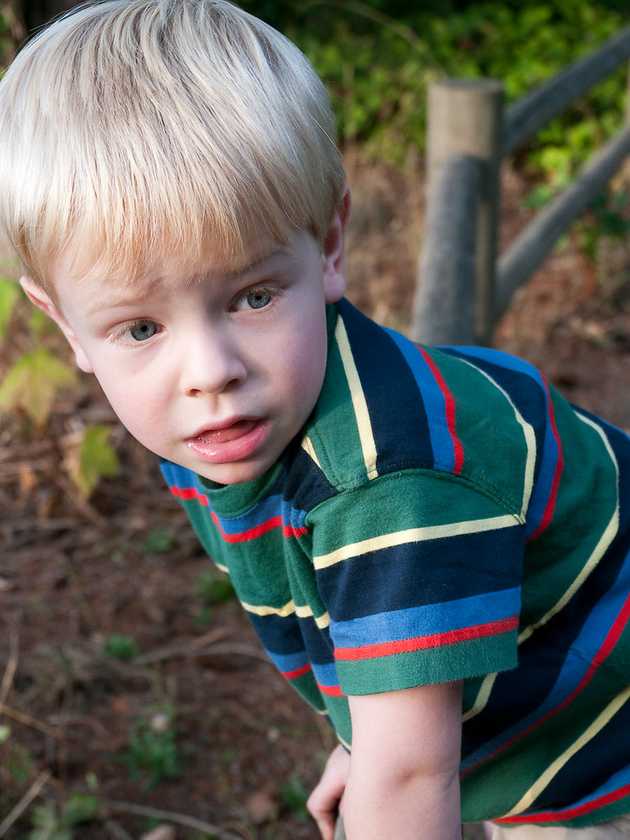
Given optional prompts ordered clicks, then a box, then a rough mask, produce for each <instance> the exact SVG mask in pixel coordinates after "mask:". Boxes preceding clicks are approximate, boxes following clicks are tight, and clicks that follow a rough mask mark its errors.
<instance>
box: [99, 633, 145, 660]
mask: <svg viewBox="0 0 630 840" xmlns="http://www.w3.org/2000/svg"><path fill="white" fill-rule="evenodd" d="M103 651H104V652H105V653H106V654H107V656H111V657H112V658H113V659H120V660H121V661H123V662H128V661H129V660H131V659H134V658H135V657H136V656H137V655H138V654H139V652H140V651H139V648H138V644H137V642H136V640H135V639H134V638H133V636H123V635H120V634H117V633H112V635H111V636H108V637H107V639H105V644H104V645H103Z"/></svg>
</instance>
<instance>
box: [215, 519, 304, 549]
mask: <svg viewBox="0 0 630 840" xmlns="http://www.w3.org/2000/svg"><path fill="white" fill-rule="evenodd" d="M210 515H211V516H212V521H213V522H214V524H215V525H216V526H217V528H218V529H219V533H220V534H221V536H222V537H223V540H224V542H226V543H241V542H247V541H248V540H255V539H257V538H258V537H262V535H263V534H266V533H267V531H272V530H273V529H274V528H282V534H283V536H285V537H301V536H302V534H306V533H308V528H294V527H293V526H292V525H283V523H282V517H281V516H280V515H278V516H272V517H271V519H267V521H266V522H261V523H260V525H255V526H254V527H253V528H248V529H247V530H246V531H240V532H239V533H236V534H228V532H227V531H225V530H224V529H223V526H222V525H221V521H220V520H219V517H218V516H217V515H216V513H215V512H214V511H212V512H211V514H210Z"/></svg>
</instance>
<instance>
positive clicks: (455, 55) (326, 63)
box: [252, 0, 627, 179]
mask: <svg viewBox="0 0 630 840" xmlns="http://www.w3.org/2000/svg"><path fill="white" fill-rule="evenodd" d="M252 5H256V4H252ZM258 5H259V4H258ZM267 5H268V6H269V5H270V6H272V7H273V9H270V11H272V12H273V14H274V15H275V16H276V23H282V24H283V25H284V28H285V31H286V32H287V34H289V36H290V37H292V38H293V39H294V40H295V41H296V42H297V43H298V45H299V46H300V47H301V48H302V49H303V50H304V52H305V53H306V54H307V55H308V56H309V58H310V59H311V61H312V62H313V64H314V65H315V68H316V69H317V71H318V72H319V74H320V75H321V77H322V78H323V80H324V83H325V84H326V86H327V87H328V89H329V90H330V92H331V95H332V101H333V105H334V107H335V111H336V113H337V117H338V127H339V134H340V138H341V140H342V142H344V143H346V142H348V141H358V142H361V143H364V144H367V146H368V148H369V149H371V150H372V152H373V153H374V154H376V155H378V156H381V157H385V158H387V159H390V160H394V161H400V160H402V159H403V158H404V156H405V154H406V153H407V151H408V150H409V149H410V148H412V147H413V148H416V149H419V150H422V149H423V148H424V143H425V125H426V88H427V84H428V82H429V81H430V80H431V79H434V78H438V77H446V76H452V77H459V78H461V77H469V78H476V77H480V76H486V77H491V78H498V79H501V80H503V82H504V83H505V88H506V95H507V99H508V102H513V101H515V100H516V99H518V98H519V97H521V96H523V94H525V93H527V92H528V91H530V90H532V89H533V88H535V87H537V86H538V85H540V84H541V83H543V82H545V81H547V80H549V79H551V78H552V77H553V76H554V75H556V74H557V73H559V72H560V71H562V70H564V69H565V68H566V67H567V66H568V65H570V64H572V63H573V62H575V61H576V60H577V59H578V58H580V57H582V56H584V55H587V54H589V53H591V52H593V51H594V50H596V49H597V48H598V47H599V46H600V45H601V44H602V43H603V42H604V41H606V40H607V39H608V38H610V37H611V36H613V35H614V34H616V33H617V32H618V31H619V29H620V28H621V27H622V26H623V25H624V22H626V21H624V15H622V14H621V13H620V12H619V11H616V10H615V9H613V8H609V7H607V6H606V5H602V4H594V3H584V2H582V0H548V2H547V0H545V2H543V0H528V1H527V2H522V3H493V2H489V0H486V2H480V3H447V4H426V3H423V4H406V5H404V6H402V7H400V8H398V7H396V6H395V5H392V4H390V3H381V2H378V0H370V2H353V1H352V0H348V2H345V3H343V4H337V3H333V2H332V1H331V0H312V2H306V3H304V4H302V5H301V7H300V13H294V15H293V16H292V17H291V15H289V14H288V13H287V10H286V9H285V8H284V7H283V6H282V4H280V3H268V4H267ZM254 11H256V10H254ZM258 13H260V12H258ZM393 15H396V17H393ZM625 18H626V20H627V13H626V15H625ZM625 73H626V69H625V68H624V67H622V68H621V69H620V70H619V71H618V72H617V73H615V74H614V75H613V76H611V77H609V78H608V79H606V80H605V81H603V82H602V83H600V84H599V85H597V86H596V87H595V88H594V89H593V92H592V93H591V94H590V95H589V96H588V97H587V98H585V99H584V100H582V101H581V102H580V103H578V104H577V105H576V106H575V107H574V108H572V109H571V110H570V111H569V112H568V113H567V114H566V115H565V116H564V117H562V118H559V119H556V120H554V121H553V122H552V123H550V124H549V125H548V126H547V127H546V128H545V129H544V130H543V131H541V132H540V134H539V137H538V138H537V139H536V141H534V143H533V144H532V147H531V148H532V151H533V154H532V158H531V160H532V163H533V165H535V167H536V168H537V169H538V170H539V171H543V172H544V173H545V174H546V175H547V176H548V177H549V178H550V179H553V178H554V177H557V176H556V169H557V167H558V165H560V168H562V167H564V168H565V169H566V168H567V166H568V167H569V168H570V170H571V172H573V171H574V169H575V167H576V166H577V165H578V164H579V163H581V162H582V161H584V160H585V159H586V158H587V157H588V156H589V154H590V153H591V152H592V150H593V149H594V148H595V147H596V146H598V145H600V144H601V142H602V141H603V140H605V139H606V138H607V137H610V136H611V135H612V134H613V133H614V132H615V130H617V129H618V128H619V126H620V125H621V123H622V119H623V108H624V91H625ZM547 146H553V147H555V148H556V154H555V159H551V158H550V157H549V155H545V154H544V153H543V151H542V150H543V149H544V148H546V147H547ZM562 154H566V160H562V161H560V163H559V157H560V155H562Z"/></svg>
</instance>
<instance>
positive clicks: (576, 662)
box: [462, 553, 630, 769]
mask: <svg viewBox="0 0 630 840" xmlns="http://www.w3.org/2000/svg"><path fill="white" fill-rule="evenodd" d="M629 575H630V553H628V554H627V555H626V558H625V560H624V563H623V566H622V568H621V570H620V572H619V574H618V575H617V578H616V579H615V582H614V584H613V586H612V587H611V589H610V590H609V591H608V592H607V593H605V595H604V596H603V597H602V598H601V599H600V600H599V601H598V602H597V604H596V605H595V607H594V608H593V610H592V611H591V613H590V614H589V616H588V618H587V619H586V621H585V622H584V625H583V626H582V629H581V631H580V633H579V635H578V636H577V637H576V639H575V641H574V643H573V645H572V650H569V652H568V654H567V658H566V659H565V661H564V664H563V666H562V668H561V669H560V672H559V674H558V677H557V679H556V681H555V683H554V684H553V686H552V688H551V690H550V691H549V693H548V694H547V697H546V699H545V700H544V702H543V703H542V704H541V705H540V706H538V707H537V708H536V709H534V710H533V711H532V712H531V713H530V714H529V715H527V716H526V717H524V718H522V719H521V720H519V721H518V723H516V724H515V725H514V726H511V727H509V728H507V729H504V730H503V731H502V732H501V734H500V735H498V736H497V737H496V738H492V739H491V740H490V741H486V742H485V743H484V744H483V746H481V747H480V748H479V749H477V750H475V751H474V752H472V753H470V754H469V755H467V756H466V758H465V759H464V760H463V761H462V768H463V769H466V768H468V767H471V766H473V765H475V764H477V763H479V762H480V761H482V760H483V759H484V758H485V757H486V756H488V755H491V754H492V753H493V752H495V751H496V750H497V749H499V748H500V747H501V745H502V744H503V743H505V742H506V741H509V740H511V739H512V738H513V737H515V736H516V735H518V734H519V733H521V732H523V731H524V730H526V729H527V728H528V727H529V726H530V725H532V724H533V723H535V722H536V721H537V720H539V719H540V718H542V717H543V716H544V715H546V714H547V712H549V711H551V710H552V709H554V708H555V707H556V706H559V705H560V704H561V703H562V702H563V701H564V700H565V699H566V698H567V697H568V696H569V695H570V694H571V693H572V692H573V691H574V690H575V689H576V688H577V687H578V685H579V683H580V681H581V680H582V678H583V677H584V675H585V674H586V672H587V671H588V669H589V668H590V666H591V662H592V661H593V659H594V658H595V654H596V653H597V651H598V650H599V648H600V647H601V646H602V644H603V642H604V639H605V638H606V635H607V634H608V632H609V630H610V628H611V626H612V624H613V622H614V620H615V618H616V617H617V615H618V614H619V611H620V610H621V608H622V606H623V604H624V602H625V600H626V598H627V597H628V576H629ZM534 635H536V634H534ZM572 651H573V652H572ZM601 667H606V666H605V665H604V666H601V665H600V668H601ZM578 696H579V695H578ZM560 714H562V712H561V713H560ZM569 714H570V712H569ZM530 737H535V736H533V735H532V736H530Z"/></svg>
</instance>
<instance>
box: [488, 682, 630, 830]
mask: <svg viewBox="0 0 630 840" xmlns="http://www.w3.org/2000/svg"><path fill="white" fill-rule="evenodd" d="M628 699H630V687H629V688H626V689H624V690H623V691H622V692H621V693H620V694H618V695H617V696H616V697H615V698H614V699H613V700H612V701H611V702H610V703H609V704H608V705H607V706H606V708H605V709H604V710H603V712H601V713H600V714H599V715H598V716H597V717H596V718H595V720H594V721H593V723H592V724H591V725H590V726H589V727H588V729H586V730H585V731H584V732H583V733H582V734H581V735H580V737H579V738H578V739H577V741H575V742H574V743H573V744H571V746H570V747H568V749H566V750H565V751H564V752H563V753H562V755H559V756H558V758H556V760H555V761H554V762H553V763H552V764H550V765H549V767H548V768H547V769H546V770H545V772H544V773H543V774H542V776H541V777H540V778H539V779H537V781H536V782H535V783H534V784H533V785H532V786H531V788H530V789H529V790H528V791H527V793H526V794H525V795H524V796H523V798H522V799H521V800H520V802H518V803H517V804H516V805H515V806H514V808H512V810H511V811H510V812H509V813H508V814H505V815H504V816H506V817H512V816H514V815H515V814H520V813H522V812H523V811H525V810H526V809H527V808H529V806H530V805H531V804H532V803H533V802H534V801H535V800H536V799H537V798H538V797H539V796H540V794H541V793H542V792H543V790H544V789H545V788H546V787H547V785H548V784H549V783H550V782H551V780H552V779H553V778H554V776H556V775H557V774H558V773H559V772H560V770H562V768H563V767H564V765H565V764H566V763H567V762H568V761H569V759H571V758H572V757H573V756H574V755H575V754H576V752H578V750H581V749H582V747H583V746H585V745H586V744H588V742H589V741H591V740H592V739H593V738H594V737H595V736H596V735H597V734H598V732H600V731H601V730H602V729H603V728H604V726H606V724H607V723H608V721H610V720H611V719H612V718H613V717H614V716H615V715H616V714H617V712H618V711H619V710H620V709H621V707H622V706H623V705H624V703H625V702H626V701H627V700H628Z"/></svg>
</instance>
